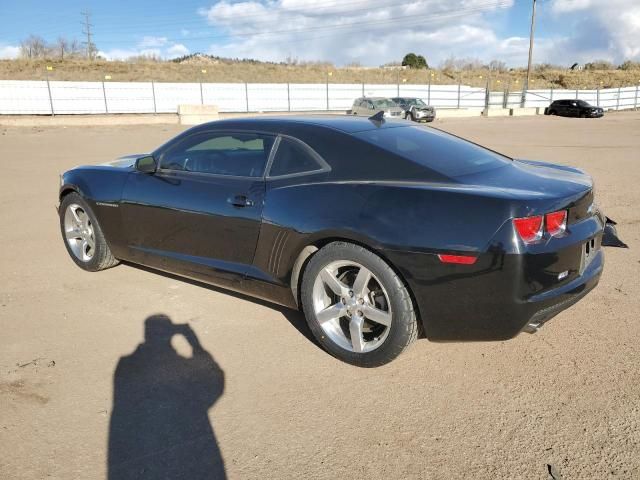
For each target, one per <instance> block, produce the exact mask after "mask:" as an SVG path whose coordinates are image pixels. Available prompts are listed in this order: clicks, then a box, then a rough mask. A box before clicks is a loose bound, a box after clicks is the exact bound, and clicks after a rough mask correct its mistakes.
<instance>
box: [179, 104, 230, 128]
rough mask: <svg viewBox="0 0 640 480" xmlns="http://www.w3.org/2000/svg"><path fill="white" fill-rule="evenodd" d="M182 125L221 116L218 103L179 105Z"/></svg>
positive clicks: (215, 118)
mask: <svg viewBox="0 0 640 480" xmlns="http://www.w3.org/2000/svg"><path fill="white" fill-rule="evenodd" d="M178 118H179V119H180V125H198V124H200V123H205V122H211V121H213V120H218V119H219V118H220V116H219V114H218V106H217V105H178Z"/></svg>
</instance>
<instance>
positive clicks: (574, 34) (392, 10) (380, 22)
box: [0, 0, 640, 67]
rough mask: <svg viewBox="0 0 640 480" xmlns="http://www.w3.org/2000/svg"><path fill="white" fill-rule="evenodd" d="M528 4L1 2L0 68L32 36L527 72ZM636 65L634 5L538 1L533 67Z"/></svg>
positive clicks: (237, 54) (523, 0)
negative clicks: (494, 65)
mask: <svg viewBox="0 0 640 480" xmlns="http://www.w3.org/2000/svg"><path fill="white" fill-rule="evenodd" d="M531 5H532V0H412V1H409V2H406V1H398V0H315V1H313V0H219V1H217V0H209V1H207V0H180V1H171V2H160V1H158V0H126V1H125V0H108V1H106V0H80V1H79V0H56V1H48V2H45V1H42V0H38V1H36V0H12V1H8V0H0V19H2V23H1V24H0V25H1V27H0V58H13V57H16V56H18V54H19V45H20V41H21V40H22V39H24V38H25V37H27V36H28V35H29V34H37V35H40V36H41V37H43V38H44V39H45V40H47V41H50V42H53V41H55V40H56V38H58V37H59V36H64V37H67V38H69V39H73V38H76V39H78V40H79V41H82V40H83V39H84V35H83V33H82V31H83V25H82V20H83V17H82V16H81V12H82V11H89V12H90V13H91V23H92V25H93V26H92V32H93V35H94V43H95V44H96V45H97V48H98V50H99V52H100V54H101V55H102V56H103V57H105V58H107V59H110V60H116V59H124V58H126V57H129V56H134V55H140V54H153V55H156V56H160V57H163V58H174V57H178V56H181V55H185V54H189V53H196V52H203V53H209V54H212V55H218V56H222V57H231V58H255V59H259V60H268V61H277V62H279V61H285V60H286V59H287V58H292V59H298V60H300V61H328V62H332V63H334V64H336V65H346V64H350V63H359V64H361V65H363V66H377V65H382V64H384V63H387V62H392V61H399V60H401V59H402V57H403V56H404V54H406V53H408V52H415V53H417V54H421V55H424V56H425V57H426V59H427V61H428V62H429V64H430V65H435V66H438V65H439V64H441V63H442V62H443V61H444V60H445V59H447V58H449V57H451V56H453V57H456V58H477V59H479V60H481V61H485V62H488V61H491V60H494V59H495V60H501V61H503V62H505V63H506V64H507V65H509V66H513V67H516V66H524V65H526V62H527V53H528V47H529V27H530V20H531ZM596 59H603V60H609V61H612V62H614V63H621V62H622V61H624V60H640V0H538V1H537V17H536V36H535V47H534V63H543V62H545V63H554V64H558V65H571V64H573V63H574V62H580V63H584V62H588V61H592V60H596Z"/></svg>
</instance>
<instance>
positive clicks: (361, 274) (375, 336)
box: [313, 261, 393, 353]
mask: <svg viewBox="0 0 640 480" xmlns="http://www.w3.org/2000/svg"><path fill="white" fill-rule="evenodd" d="M313 308H314V311H315V316H316V319H317V320H318V323H319V324H320V328H322V330H323V332H324V334H325V335H326V336H327V337H329V338H330V339H331V340H332V341H333V342H334V343H336V344H337V345H339V346H340V347H341V348H344V349H345V350H348V351H351V352H357V353H365V352H371V351H373V350H375V349H376V348H378V347H379V346H380V345H382V344H383V343H384V341H385V339H386V338H387V336H388V335H389V329H390V326H391V322H392V318H393V316H392V312H391V304H390V302H389V295H388V294H387V291H386V290H385V288H384V286H383V285H382V283H381V282H380V281H379V280H378V278H377V277H376V276H375V275H374V274H373V273H372V272H371V271H370V270H369V269H367V268H366V267H364V266H362V265H360V264H358V263H354V262H350V261H335V262H332V263H330V264H329V265H327V266H326V267H325V268H323V269H322V270H320V273H319V274H318V275H317V277H316V279H315V282H314V285H313Z"/></svg>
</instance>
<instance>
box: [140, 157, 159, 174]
mask: <svg viewBox="0 0 640 480" xmlns="http://www.w3.org/2000/svg"><path fill="white" fill-rule="evenodd" d="M157 168H158V164H157V163H156V159H155V158H153V157H152V156H151V155H147V156H146V157H141V158H138V159H137V160H136V170H137V171H139V172H142V173H156V169H157Z"/></svg>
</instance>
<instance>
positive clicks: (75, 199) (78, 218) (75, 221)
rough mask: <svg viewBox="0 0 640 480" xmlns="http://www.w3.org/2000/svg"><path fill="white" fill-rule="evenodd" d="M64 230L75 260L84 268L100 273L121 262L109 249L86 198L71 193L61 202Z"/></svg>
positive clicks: (62, 228) (66, 243)
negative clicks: (99, 271)
mask: <svg viewBox="0 0 640 480" xmlns="http://www.w3.org/2000/svg"><path fill="white" fill-rule="evenodd" d="M59 215H60V232H61V233H62V239H63V241H64V245H65V247H66V248H67V252H68V253H69V256H70V257H71V259H72V260H73V261H74V262H75V263H76V265H78V266H79V267H80V268H82V269H83V270H87V271H89V272H97V271H98V270H105V269H107V268H110V267H113V266H115V265H117V264H118V263H119V262H118V260H117V259H116V258H115V257H114V256H113V254H112V253H111V250H109V246H108V245H107V241H106V240H105V237H104V234H103V233H102V229H101V228H100V225H99V224H98V220H97V219H96V216H95V214H94V213H93V211H92V210H91V207H89V204H88V203H87V202H86V200H85V199H84V198H82V197H81V196H80V195H78V194H77V193H70V194H69V195H67V196H65V197H64V198H63V199H62V202H61V203H60V210H59Z"/></svg>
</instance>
